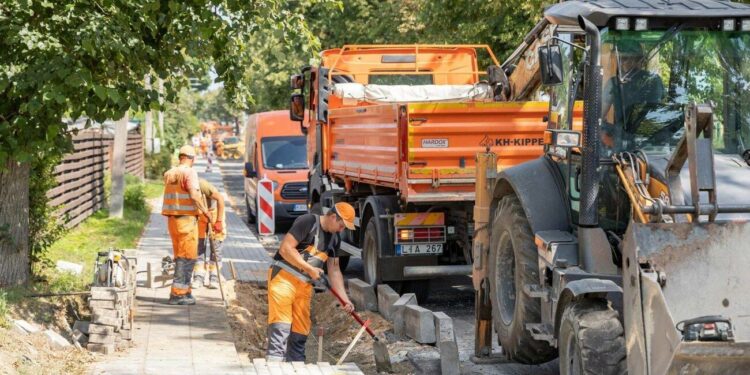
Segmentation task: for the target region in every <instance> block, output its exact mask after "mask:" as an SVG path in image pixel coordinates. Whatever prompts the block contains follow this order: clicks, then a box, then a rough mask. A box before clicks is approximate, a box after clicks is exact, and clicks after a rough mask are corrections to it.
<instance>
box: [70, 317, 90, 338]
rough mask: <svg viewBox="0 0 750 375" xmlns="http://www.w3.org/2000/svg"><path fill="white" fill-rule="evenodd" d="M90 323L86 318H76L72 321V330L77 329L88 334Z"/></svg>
mask: <svg viewBox="0 0 750 375" xmlns="http://www.w3.org/2000/svg"><path fill="white" fill-rule="evenodd" d="M90 324H91V322H89V321H88V320H76V321H75V323H73V330H79V331H81V332H83V333H85V334H87V335H88V334H89V325H90Z"/></svg>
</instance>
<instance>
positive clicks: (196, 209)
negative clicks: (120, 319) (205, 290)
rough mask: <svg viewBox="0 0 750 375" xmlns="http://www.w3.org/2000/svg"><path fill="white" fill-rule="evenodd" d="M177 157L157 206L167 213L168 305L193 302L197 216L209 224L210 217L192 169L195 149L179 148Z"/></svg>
mask: <svg viewBox="0 0 750 375" xmlns="http://www.w3.org/2000/svg"><path fill="white" fill-rule="evenodd" d="M179 159H180V164H179V165H178V166H176V167H174V168H171V169H170V170H168V171H167V172H165V173H164V202H163V204H162V209H161V214H162V215H165V216H167V226H168V229H169V236H170V237H171V238H172V250H173V251H174V254H173V257H174V262H175V270H174V281H173V282H172V290H171V292H170V294H169V304H170V305H194V304H195V298H193V295H192V293H191V290H190V281H191V280H192V276H193V265H194V264H195V259H196V258H197V257H198V216H199V215H204V216H205V217H206V219H207V220H208V222H209V223H212V224H213V222H214V219H213V217H211V213H210V212H209V211H208V208H206V205H205V203H203V196H202V195H201V193H200V185H199V183H198V173H196V171H195V170H194V169H193V168H192V166H193V162H194V160H195V149H194V148H193V147H192V146H188V145H185V146H182V147H180V151H179Z"/></svg>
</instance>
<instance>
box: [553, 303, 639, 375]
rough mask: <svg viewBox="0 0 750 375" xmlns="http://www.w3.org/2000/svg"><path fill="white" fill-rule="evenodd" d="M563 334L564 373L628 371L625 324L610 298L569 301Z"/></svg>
mask: <svg viewBox="0 0 750 375" xmlns="http://www.w3.org/2000/svg"><path fill="white" fill-rule="evenodd" d="M559 338H560V341H559V350H560V374H561V375H622V374H626V373H627V365H626V360H625V355H626V351H625V339H624V337H623V329H622V324H620V321H619V320H618V319H617V311H614V310H612V309H610V308H609V307H608V306H607V301H605V300H586V299H584V300H581V301H576V302H572V303H571V304H570V305H568V306H567V307H566V308H565V311H564V312H563V315H562V319H561V322H560V337H559Z"/></svg>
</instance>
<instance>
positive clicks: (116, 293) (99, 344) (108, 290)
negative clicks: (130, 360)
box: [73, 257, 137, 354]
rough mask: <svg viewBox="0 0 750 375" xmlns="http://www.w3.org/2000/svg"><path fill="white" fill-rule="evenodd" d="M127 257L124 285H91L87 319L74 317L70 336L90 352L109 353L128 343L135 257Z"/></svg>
mask: <svg viewBox="0 0 750 375" xmlns="http://www.w3.org/2000/svg"><path fill="white" fill-rule="evenodd" d="M128 260H129V262H128V263H129V264H130V269H129V270H128V271H129V272H128V273H127V274H128V280H127V281H126V285H125V287H123V288H119V287H107V286H92V287H91V298H90V299H89V308H90V309H91V321H83V320H78V321H76V322H75V324H74V325H73V338H74V339H76V340H77V341H78V342H79V343H80V344H81V345H85V346H86V348H87V349H88V350H89V351H91V352H97V353H101V354H110V353H114V352H115V350H116V349H124V348H127V347H128V346H129V343H131V342H132V339H133V334H132V332H133V318H134V315H135V308H136V299H135V291H136V277H135V276H136V269H137V266H136V260H135V258H130V257H129V258H128Z"/></svg>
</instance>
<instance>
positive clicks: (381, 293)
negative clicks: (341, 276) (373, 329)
mask: <svg viewBox="0 0 750 375" xmlns="http://www.w3.org/2000/svg"><path fill="white" fill-rule="evenodd" d="M348 286H349V295H350V297H351V300H352V303H354V306H355V307H356V308H357V310H360V311H362V310H369V311H378V312H380V314H381V315H382V316H383V318H385V319H386V320H388V321H389V322H391V323H392V324H393V333H394V335H395V336H396V337H398V338H401V339H403V338H406V337H408V338H411V339H413V340H414V341H416V342H418V343H420V344H433V345H436V346H437V348H438V351H439V352H440V369H441V372H442V373H443V374H451V375H452V374H460V368H459V359H458V344H457V343H456V335H455V332H454V331H453V319H451V318H450V317H449V316H448V315H446V314H445V313H443V312H432V311H430V310H428V309H425V308H424V307H421V306H419V305H418V303H417V297H416V296H415V295H414V294H413V293H405V294H403V295H400V296H399V295H398V293H396V292H395V291H394V290H393V289H392V288H391V287H390V286H388V285H385V284H382V285H378V286H377V289H376V288H375V287H374V286H372V285H369V284H367V283H365V282H363V281H361V280H358V279H350V280H349V282H348ZM376 290H377V294H376V293H375V291H376Z"/></svg>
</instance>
